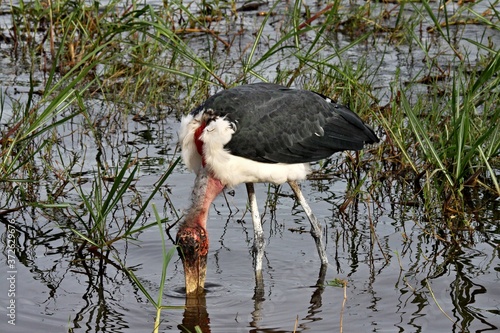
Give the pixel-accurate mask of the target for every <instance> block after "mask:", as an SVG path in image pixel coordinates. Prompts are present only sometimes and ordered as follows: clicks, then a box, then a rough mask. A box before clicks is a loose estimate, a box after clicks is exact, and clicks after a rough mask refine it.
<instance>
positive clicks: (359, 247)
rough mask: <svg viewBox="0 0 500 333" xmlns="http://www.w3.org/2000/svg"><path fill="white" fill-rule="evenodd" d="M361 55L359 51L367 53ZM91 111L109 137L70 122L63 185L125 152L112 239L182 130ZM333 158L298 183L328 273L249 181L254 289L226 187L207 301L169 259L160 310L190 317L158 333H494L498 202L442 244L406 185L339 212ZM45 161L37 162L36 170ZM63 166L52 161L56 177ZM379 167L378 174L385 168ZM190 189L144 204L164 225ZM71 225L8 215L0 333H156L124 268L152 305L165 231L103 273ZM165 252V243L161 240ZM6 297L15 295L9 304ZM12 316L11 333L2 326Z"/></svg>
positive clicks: (172, 188) (237, 208)
mask: <svg viewBox="0 0 500 333" xmlns="http://www.w3.org/2000/svg"><path fill="white" fill-rule="evenodd" d="M248 20H249V21H251V22H248V24H249V25H252V24H255V22H254V21H255V20H256V19H255V18H254V16H248ZM472 29H473V30H472V32H469V33H470V34H480V33H479V32H475V31H476V30H474V29H479V28H478V27H475V26H473V27H472ZM271 31H272V29H270V30H269V33H270V32H271ZM487 34H492V35H493V36H492V40H493V41H498V40H499V35H498V34H495V33H494V32H492V31H488V32H487ZM481 36H482V35H481ZM495 38H496V39H495ZM343 42H344V43H345V42H346V41H343V40H340V41H339V43H340V44H342V43H343ZM363 47H365V46H361V47H360V49H359V52H369V51H368V50H364V51H363ZM383 49H384V52H385V57H386V62H384V67H383V68H381V70H380V71H381V72H383V73H386V74H385V75H387V78H389V79H388V80H390V78H392V77H394V75H393V73H394V71H395V70H396V68H399V69H401V71H402V73H406V74H407V75H410V74H409V73H411V72H412V71H418V70H421V67H415V66H414V63H413V60H412V59H420V58H421V56H420V55H418V54H413V56H412V57H408V50H405V49H404V46H401V47H400V48H394V49H392V48H391V49H388V48H386V47H384V48H383ZM476 51H477V50H476ZM476 51H475V52H476ZM477 52H478V51H477ZM478 53H479V52H478ZM6 54H7V53H6ZM347 56H349V57H356V54H355V52H354V53H352V54H348V55H347ZM0 73H1V74H0V80H1V85H2V91H6V90H7V91H12V90H13V89H18V90H20V91H23V92H25V91H26V90H27V88H26V87H27V86H28V78H27V77H26V75H22V74H21V73H17V74H16V73H15V71H14V73H13V72H12V66H11V63H9V61H8V60H4V62H3V63H2V65H1V67H0ZM270 75H272V73H270ZM402 76H403V75H402ZM410 76H412V75H410ZM388 80H385V76H382V77H381V81H380V82H381V83H380V85H379V88H380V98H381V101H384V98H385V99H386V98H387V88H388V85H389V82H387V81H388ZM417 89H418V88H417ZM15 96H17V97H18V98H19V99H20V100H21V101H22V100H23V98H25V95H23V94H20V95H15ZM86 102H87V103H88V105H89V108H90V109H91V110H92V112H93V113H92V114H93V115H94V116H95V117H96V119H100V127H99V129H100V130H102V133H103V139H102V140H103V143H102V146H101V147H100V148H98V147H97V146H96V145H95V141H94V139H93V138H91V136H90V135H89V134H88V133H86V132H85V131H83V130H81V129H82V124H83V123H84V121H83V120H82V119H81V118H79V117H76V118H75V119H74V120H73V121H72V122H70V123H68V124H65V125H63V126H61V128H60V131H59V133H58V135H59V136H60V137H59V139H60V145H59V147H64V153H65V154H66V155H65V156H68V157H70V156H72V154H78V156H79V157H80V160H81V162H79V163H78V164H77V167H75V168H74V169H73V170H72V172H73V177H72V179H73V181H74V182H75V183H77V184H79V186H80V187H81V189H82V190H83V191H86V192H87V193H89V194H92V193H93V192H92V191H93V187H92V186H93V185H94V184H95V181H96V178H99V175H98V172H99V169H100V163H102V162H103V161H104V162H105V163H107V164H109V165H112V166H114V165H121V164H122V163H123V156H126V155H127V154H132V156H133V157H134V158H135V159H136V161H137V163H138V164H139V166H140V169H139V173H138V175H136V181H135V182H134V186H133V188H130V189H129V190H128V191H127V192H126V193H125V195H124V199H123V201H122V202H121V204H120V205H119V206H118V207H117V208H116V210H115V211H113V213H112V219H110V220H109V226H110V230H116V228H118V227H119V226H121V225H123V224H125V223H128V222H130V220H131V219H133V218H134V217H135V214H136V212H137V209H138V206H139V205H138V203H139V202H142V200H145V198H146V197H147V196H148V194H149V193H150V192H151V190H152V188H153V186H154V184H155V183H156V182H157V181H158V179H159V178H160V177H161V175H162V174H163V173H165V172H166V170H167V169H168V166H169V165H170V164H171V163H173V161H175V160H176V158H177V157H178V155H179V154H178V152H177V151H176V149H175V144H176V141H177V134H176V131H177V129H178V121H177V119H175V118H174V117H167V118H163V117H161V116H160V115H158V117H157V119H156V118H155V116H154V115H153V116H151V119H150V120H148V121H143V122H138V121H134V120H133V118H132V117H124V119H107V118H106V117H105V116H104V115H106V114H107V113H110V114H116V110H107V109H106V107H107V106H103V105H101V103H100V102H99V101H92V100H89V101H86ZM4 116H5V117H7V116H8V114H4ZM2 126H3V121H2ZM55 156H57V155H55ZM339 156H340V157H338V159H337V157H334V158H333V159H331V161H330V165H334V166H336V167H335V168H333V172H334V174H335V176H334V177H333V178H331V179H328V180H311V181H304V182H303V183H302V189H303V191H304V194H305V195H306V197H307V198H308V200H309V203H310V204H311V207H312V208H313V210H314V212H315V214H316V216H317V217H318V219H319V221H320V222H321V223H322V225H323V226H324V228H325V240H326V244H327V253H328V259H329V265H328V267H327V269H326V271H322V270H321V267H320V261H319V258H318V255H317V253H316V248H315V246H314V242H313V240H312V237H311V236H310V235H309V233H307V230H309V223H308V221H307V219H306V218H305V216H304V214H303V213H302V211H301V208H300V206H297V205H296V204H295V202H294V200H293V199H292V197H291V190H290V189H289V188H288V187H287V186H268V185H266V184H258V185H257V186H256V192H257V196H258V200H259V207H260V210H261V213H264V217H263V221H264V230H265V233H266V253H265V258H264V269H263V276H262V280H260V279H256V277H255V275H254V272H253V268H252V261H253V259H252V253H251V245H252V238H253V232H252V226H251V218H250V214H249V212H247V211H246V209H245V207H246V202H247V197H246V190H245V187H244V186H238V187H236V188H235V189H234V190H226V191H225V196H220V197H219V198H217V200H216V201H215V202H214V204H213V207H212V209H211V212H210V217H209V221H208V231H209V237H210V242H211V245H210V252H209V257H208V272H207V286H208V288H207V289H208V292H207V294H206V297H202V298H200V299H195V300H188V301H186V300H185V298H184V294H183V291H182V287H183V283H184V280H183V272H182V264H181V262H180V261H179V260H178V258H177V256H176V255H175V256H174V259H173V261H172V262H171V263H170V265H169V266H168V269H167V281H166V285H165V293H164V295H163V304H164V305H172V306H179V305H180V306H184V305H187V307H186V309H164V310H163V311H162V313H161V324H160V325H161V326H160V331H162V332H167V331H175V332H179V331H183V329H182V326H184V327H187V328H189V329H190V330H191V331H193V332H194V328H193V327H194V326H195V325H199V326H200V327H202V329H203V331H204V332H209V331H210V332H294V331H296V332H302V331H307V330H308V331H311V332H332V331H335V332H403V331H404V332H486V331H493V332H495V331H498V330H499V329H500V288H498V285H499V282H500V252H499V246H500V230H499V226H500V224H499V219H500V216H499V215H500V214H499V211H500V209H499V201H498V199H497V200H496V201H487V198H484V200H485V202H484V203H483V202H481V201H480V200H481V198H476V197H474V203H475V204H478V205H480V204H484V205H487V209H486V213H484V214H483V215H482V216H478V218H477V219H475V220H473V221H472V222H473V223H474V226H475V227H476V232H475V233H474V234H472V235H471V239H470V241H469V242H468V243H465V242H464V243H463V244H461V246H460V247H459V246H457V245H453V243H452V242H448V241H440V240H439V239H440V238H447V235H436V234H433V229H432V228H430V227H429V226H428V225H429V224H431V223H432V222H435V221H429V220H428V218H426V216H424V210H423V208H422V207H419V206H417V205H413V204H412V203H411V200H410V199H411V195H412V193H406V192H405V191H408V188H409V187H408V186H404V181H401V182H390V181H386V182H383V181H382V184H379V185H376V186H372V185H373V184H371V183H370V182H371V180H372V179H373V177H368V178H367V180H366V182H365V183H364V184H363V185H362V189H363V191H362V195H360V196H357V197H354V198H352V199H353V200H352V201H351V202H350V204H349V205H347V208H346V210H345V211H344V212H343V214H341V213H340V207H341V206H342V205H343V204H344V201H345V200H346V199H345V197H346V193H349V189H352V188H353V187H355V186H356V180H355V179H356V177H354V175H352V174H351V173H350V172H349V171H348V170H347V168H346V166H345V165H344V164H342V160H343V159H342V155H339ZM55 161H57V159H56V160H55ZM39 163H40V165H39V166H40V167H41V166H43V163H44V162H43V161H40V162H39ZM57 163H60V162H57ZM57 163H55V166H56V167H61V165H58V164H57ZM381 168H382V171H381V172H383V171H385V168H387V169H389V168H390V166H381ZM360 176H361V178H363V176H364V175H363V174H361V175H360ZM375 179H377V178H376V177H375ZM193 181H194V176H193V175H192V174H191V173H189V172H187V171H186V170H185V168H184V167H183V166H182V165H181V164H179V165H177V167H176V168H175V171H174V173H173V174H172V175H171V176H170V177H169V178H168V180H167V181H166V183H165V184H164V186H163V187H162V191H160V193H158V194H157V195H156V196H155V197H154V199H153V201H152V202H154V203H155V204H156V206H157V207H158V210H159V213H160V215H161V216H162V217H166V218H168V220H169V221H168V223H169V224H170V223H173V222H174V221H176V220H177V213H181V211H182V209H183V208H186V206H187V204H188V198H189V195H190V192H191V186H192V184H193ZM56 182H57V179H53V178H48V179H47V180H46V183H41V184H37V185H36V186H35V190H34V191H35V192H36V193H37V196H38V199H39V200H43V199H44V198H46V196H47V192H51V191H53V190H54V189H56V188H57V186H54V184H55V183H56ZM108 186H110V185H108ZM7 199H8V193H5V191H4V190H2V196H1V200H2V201H1V202H2V206H3V205H4V204H5V202H6V200H7ZM64 201H65V202H67V203H70V204H73V205H74V209H75V211H76V212H79V211H80V210H81V207H79V205H80V204H81V198H80V197H79V196H78V195H77V194H76V193H75V191H74V190H70V191H68V192H67V193H66V194H65V195H64ZM7 208H15V207H12V206H9V207H7ZM73 215H74V214H73V212H72V211H71V210H68V211H64V212H61V211H58V210H57V209H54V210H50V209H46V210H42V209H35V208H24V209H20V210H16V211H13V212H12V213H10V214H8V215H7V216H6V218H5V219H4V220H2V223H0V240H1V245H2V253H3V255H2V256H0V272H1V273H0V295H1V296H0V300H1V304H2V305H1V309H2V313H1V314H0V332H62V331H68V332H151V331H153V327H154V318H155V316H156V311H155V309H154V307H153V306H152V305H151V304H149V302H148V300H147V298H146V297H145V296H144V294H143V293H142V291H141V290H139V289H138V287H137V285H136V284H135V283H134V282H133V281H131V280H130V278H129V277H128V276H127V275H126V274H125V273H124V272H123V271H122V269H121V268H120V267H121V266H120V264H119V262H121V263H123V265H124V266H126V267H128V268H129V269H131V270H133V271H134V273H135V275H136V276H137V277H138V279H139V281H140V282H141V284H142V285H143V286H144V287H145V288H146V289H147V291H148V292H149V293H150V294H151V295H152V296H153V298H154V299H156V298H157V295H158V290H159V288H160V286H159V283H160V277H161V267H162V260H163V256H162V244H161V237H160V235H161V233H163V232H164V230H159V229H158V227H156V226H153V227H150V228H148V229H145V230H144V231H142V232H141V233H139V235H138V236H137V239H133V240H121V241H118V242H116V243H114V246H115V248H116V251H113V252H111V255H110V257H109V258H108V259H109V262H108V263H107V264H103V263H102V261H99V260H88V258H90V256H88V253H87V252H86V251H87V250H86V249H83V253H84V256H83V257H81V256H79V250H80V249H79V246H80V244H81V243H80V242H78V241H77V237H76V236H75V234H73V233H72V232H71V228H77V229H78V226H77V224H76V222H75V220H74V219H71V218H69V217H68V216H73ZM153 221H154V215H153V211H152V209H148V211H147V214H145V216H144V219H143V220H142V221H141V223H151V222H153ZM174 230H175V229H174ZM174 230H173V231H172V234H175V231H174ZM300 231H306V232H300ZM9 235H13V236H12V237H11V238H9ZM166 244H167V248H171V247H172V242H171V241H170V240H168V239H167V240H166ZM9 250H14V252H9ZM9 255H10V256H9ZM8 260H11V261H10V262H9V261H8ZM12 277H14V278H12ZM9 278H10V280H9ZM336 279H341V280H345V281H346V287H345V290H344V288H343V287H339V286H333V281H334V280H336ZM9 290H10V291H9ZM12 292H14V293H15V295H13V296H11V295H10V293H12ZM344 292H345V295H344ZM12 300H14V301H15V312H13V311H12V306H11V309H9V308H8V307H9V306H10V305H9V304H10V303H9V302H12ZM186 302H188V303H186ZM9 313H10V314H11V317H9V316H8V315H9ZM12 313H14V314H15V326H14V325H11V324H12V323H13V321H12V320H13V318H12ZM9 321H11V322H10V323H9Z"/></svg>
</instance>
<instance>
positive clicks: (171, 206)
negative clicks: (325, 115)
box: [0, 0, 500, 332]
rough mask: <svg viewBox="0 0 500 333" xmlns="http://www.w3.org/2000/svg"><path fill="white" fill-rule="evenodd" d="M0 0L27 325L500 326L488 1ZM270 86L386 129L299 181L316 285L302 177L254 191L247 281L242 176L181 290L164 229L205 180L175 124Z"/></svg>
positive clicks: (9, 225) (2, 229) (3, 147)
mask: <svg viewBox="0 0 500 333" xmlns="http://www.w3.org/2000/svg"><path fill="white" fill-rule="evenodd" d="M0 4H1V7H0V8H1V10H0V22H1V30H0V45H1V47H0V53H1V55H2V56H1V59H2V60H1V63H0V83H1V90H0V221H1V222H2V223H1V224H0V235H1V239H2V244H3V252H4V253H5V256H4V257H5V260H2V263H3V262H5V265H3V267H2V268H1V269H2V276H3V274H4V273H5V274H7V273H6V272H7V271H9V269H8V268H7V263H8V261H7V260H8V259H10V257H9V256H8V250H9V249H10V246H11V245H12V244H14V245H15V246H14V248H15V251H14V252H15V257H14V258H12V260H14V263H15V269H12V271H14V270H15V271H16V272H17V273H16V274H17V280H16V287H17V293H16V295H15V301H16V302H17V303H16V304H18V305H19V307H18V308H17V310H16V316H17V317H16V320H17V323H16V327H15V329H20V331H28V330H30V331H33V332H36V331H61V330H62V329H64V330H67V331H68V332H82V331H88V332H94V331H95V332H98V331H99V332H129V331H130V332H138V331H141V332H142V331H144V332H150V331H154V330H158V331H169V330H177V327H178V326H179V329H178V330H181V331H183V330H185V329H186V328H187V329H189V330H190V331H193V332H194V331H196V330H202V331H204V332H208V331H213V332H235V331H263V332H264V331H265V332H274V331H290V332H291V331H302V330H307V329H309V330H311V331H314V332H322V331H324V332H326V331H328V332H330V331H345V332H361V331H377V329H380V330H384V329H385V330H399V331H413V332H430V331H433V332H439V331H441V332H470V331H474V332H479V331H481V332H482V331H488V330H492V331H495V330H498V329H499V328H500V319H499V318H500V309H499V307H498V304H499V302H500V294H499V292H498V288H497V285H498V274H499V267H500V252H499V251H500V250H499V244H500V229H499V227H500V223H499V221H500V208H499V203H500V184H499V180H500V177H499V175H500V157H499V153H500V126H499V123H500V121H499V118H500V105H499V101H500V89H499V87H500V85H499V83H500V75H499V74H500V52H499V49H500V48H499V45H500V10H499V8H500V4H499V1H498V0H496V1H483V0H478V1H476V2H468V1H460V2H444V1H436V2H435V1H432V2H428V1H385V2H370V1H368V2H365V1H356V0H352V1H340V0H339V1H332V2H323V1H315V2H309V1H307V2H306V1H300V0H298V1H271V2H258V1H255V2H243V1H218V0H213V1H193V2H187V1H167V0H165V1H163V2H160V1H158V2H154V1H153V2H149V1H148V2H146V3H145V2H139V1H135V0H131V1H109V2H97V1H94V2H86V1H80V0H71V1H63V0H52V1H32V2H24V1H12V3H4V2H2V3H0ZM258 81H269V82H275V83H280V84H283V85H286V86H291V87H300V88H304V89H310V90H315V91H317V92H319V93H322V94H324V95H326V96H330V97H331V98H333V99H336V100H338V101H340V102H341V103H342V104H345V105H347V106H348V107H349V108H350V109H352V110H353V111H355V112H356V113H357V114H359V115H360V116H361V117H362V118H363V119H364V120H365V121H366V122H368V123H370V124H371V125H372V126H373V127H374V128H375V129H376V131H377V133H378V135H379V136H380V138H381V139H382V142H381V143H380V144H378V145H376V146H373V147H369V148H368V149H366V150H364V151H363V152H361V153H359V154H355V153H345V154H338V155H336V156H333V157H332V158H330V159H328V160H325V161H322V162H321V163H320V164H318V165H315V170H316V171H315V172H314V174H313V175H312V177H311V179H310V180H309V181H307V182H305V183H304V184H303V186H304V190H305V192H306V193H307V195H308V196H309V198H310V201H311V204H312V206H313V207H314V209H315V212H316V213H317V215H318V217H319V218H320V220H321V221H322V222H323V223H324V225H325V227H326V228H325V229H326V232H325V235H326V239H327V243H328V245H327V251H328V254H329V256H331V258H330V261H331V265H330V268H329V270H328V272H327V276H326V278H327V281H326V282H325V283H324V284H321V285H318V284H317V277H318V274H317V272H316V271H315V269H316V267H319V264H318V262H316V260H317V258H316V253H315V249H314V246H313V244H312V241H311V240H310V239H309V237H308V235H305V234H304V228H305V227H306V226H307V221H306V220H304V216H303V214H302V212H301V211H300V209H299V208H298V207H296V205H295V204H294V202H293V200H292V199H290V198H289V197H290V191H289V190H288V189H287V188H282V187H280V186H274V185H260V191H259V192H260V193H261V198H260V199H261V201H262V205H261V206H264V205H265V207H266V208H265V211H264V221H265V230H266V234H267V242H268V243H269V245H268V250H267V254H266V260H267V267H266V268H265V274H264V279H265V282H264V283H265V288H264V289H263V290H260V289H259V292H255V291H254V288H253V285H254V281H253V280H252V279H253V275H252V268H251V267H252V258H251V250H250V245H251V239H250V237H251V234H252V233H251V231H249V230H248V229H249V228H250V224H249V220H250V215H249V214H247V213H246V210H245V207H246V206H245V205H246V194H245V191H244V189H242V188H239V187H238V188H236V189H234V190H228V191H226V193H225V196H223V197H221V198H219V199H218V201H216V202H215V203H214V210H213V211H212V213H211V214H212V215H211V216H212V217H211V220H210V222H209V227H212V228H213V230H212V231H211V232H212V233H213V236H211V237H212V242H216V243H217V241H218V244H219V246H215V247H214V249H213V250H211V253H210V262H209V269H211V272H212V273H210V274H212V276H213V280H212V281H211V283H212V288H211V289H209V293H208V294H207V298H206V299H203V300H202V301H198V302H199V303H197V304H187V303H186V304H185V302H184V299H183V296H182V293H181V291H180V286H181V285H182V276H181V272H182V269H181V268H180V267H178V265H179V262H178V261H177V257H176V255H175V247H174V244H173V241H172V239H171V238H169V234H170V233H169V231H170V230H171V229H172V228H175V223H176V222H177V221H178V220H179V218H180V217H181V216H182V209H183V208H185V207H186V206H187V204H186V200H187V198H188V196H189V191H190V186H191V184H192V180H193V176H192V175H190V174H188V173H187V172H186V171H185V169H184V167H183V166H182V163H180V162H179V156H180V154H179V151H178V147H177V145H176V142H177V134H176V130H177V128H178V125H177V123H178V119H179V117H180V116H181V115H182V114H185V113H186V112H189V111H190V110H191V109H192V108H194V107H195V106H196V105H198V104H199V103H200V102H202V101H203V100H204V99H206V98H207V97H208V96H209V95H211V94H212V93H214V92H216V91H218V90H220V89H224V88H229V87H232V86H235V85H238V84H242V83H250V82H258ZM264 193H266V194H267V196H266V197H263V194H264ZM12 230H14V231H12ZM11 234H15V239H11V238H8V236H9V235H11ZM172 234H173V233H172ZM338 281H341V282H342V281H345V282H346V283H337V282H338ZM209 282H210V281H209ZM6 283H7V282H6V280H5V279H3V278H2V282H0V293H2V299H3V298H4V294H7V292H5V290H7V289H8V287H9V286H7V285H6ZM337 285H340V286H341V287H340V288H339V287H336V286H337ZM311 286H313V287H311ZM4 287H5V288H4ZM256 289H257V288H256ZM344 295H345V296H344ZM2 305H3V303H2ZM185 306H187V308H185ZM189 308H191V309H195V311H191V312H190V311H188V310H187V309H189ZM201 308H202V309H205V310H204V311H201V312H202V313H201V314H200V311H199V309H201ZM40 322H42V324H40ZM41 325H43V327H42V326H41ZM0 328H1V330H2V331H5V330H9V331H10V330H11V329H14V327H13V326H11V324H9V323H8V321H7V319H5V320H4V319H2V320H0Z"/></svg>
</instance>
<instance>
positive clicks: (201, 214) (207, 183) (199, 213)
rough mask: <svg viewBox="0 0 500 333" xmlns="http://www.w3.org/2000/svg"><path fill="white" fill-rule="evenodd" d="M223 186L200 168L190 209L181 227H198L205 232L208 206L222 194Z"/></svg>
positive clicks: (205, 170) (204, 169)
mask: <svg viewBox="0 0 500 333" xmlns="http://www.w3.org/2000/svg"><path fill="white" fill-rule="evenodd" d="M223 189H224V185H223V184H222V183H221V181H220V180H218V179H216V178H214V177H213V176H212V175H211V173H210V172H209V171H208V170H207V169H206V168H201V169H200V171H199V172H198V175H197V176H196V180H195V182H194V186H193V193H192V194H191V201H192V202H191V207H190V208H189V209H188V211H187V213H186V218H185V219H184V223H183V225H184V226H186V227H194V226H200V227H202V228H203V229H205V230H206V226H207V217H208V211H209V210H210V204H211V203H212V202H213V201H214V199H215V198H216V197H217V196H218V195H219V194H220V193H221V192H222V190H223Z"/></svg>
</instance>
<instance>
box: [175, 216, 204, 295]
mask: <svg viewBox="0 0 500 333" xmlns="http://www.w3.org/2000/svg"><path fill="white" fill-rule="evenodd" d="M177 244H178V245H179V247H180V252H181V253H180V255H181V258H182V264H183V265H184V278H185V282H186V295H188V296H190V295H200V294H202V293H203V290H204V286H205V276H206V274H207V254H208V237H207V233H206V231H205V229H203V228H202V227H200V226H193V227H185V228H182V229H180V230H179V232H178V233H177Z"/></svg>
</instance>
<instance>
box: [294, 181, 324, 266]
mask: <svg viewBox="0 0 500 333" xmlns="http://www.w3.org/2000/svg"><path fill="white" fill-rule="evenodd" d="M288 184H290V187H291V188H292V191H293V193H295V197H297V200H298V201H299V203H300V205H301V206H302V208H304V212H305V213H306V215H307V217H308V218H309V222H311V235H312V236H313V238H314V241H315V242H316V248H317V249H318V254H319V258H320V259H321V264H322V265H326V264H328V258H327V257H326V252H325V246H324V245H323V237H322V234H321V225H320V224H319V222H318V219H316V216H314V214H313V212H312V210H311V207H309V204H308V203H307V201H306V199H305V198H304V195H303V194H302V191H301V190H300V187H299V184H297V182H296V181H289V182H288Z"/></svg>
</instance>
